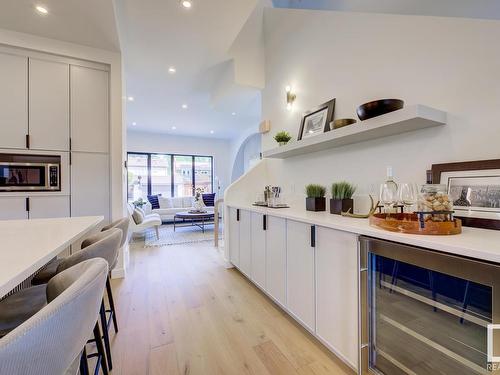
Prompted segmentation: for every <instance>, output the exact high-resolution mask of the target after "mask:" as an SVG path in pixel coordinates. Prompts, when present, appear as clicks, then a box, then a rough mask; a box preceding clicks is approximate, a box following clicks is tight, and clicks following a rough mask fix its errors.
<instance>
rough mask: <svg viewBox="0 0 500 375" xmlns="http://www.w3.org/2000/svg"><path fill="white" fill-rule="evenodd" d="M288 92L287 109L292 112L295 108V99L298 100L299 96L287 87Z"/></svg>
mask: <svg viewBox="0 0 500 375" xmlns="http://www.w3.org/2000/svg"><path fill="white" fill-rule="evenodd" d="M285 91H286V109H287V110H289V111H291V110H292V107H293V102H294V101H295V98H297V95H295V93H293V92H292V87H291V86H287V87H285Z"/></svg>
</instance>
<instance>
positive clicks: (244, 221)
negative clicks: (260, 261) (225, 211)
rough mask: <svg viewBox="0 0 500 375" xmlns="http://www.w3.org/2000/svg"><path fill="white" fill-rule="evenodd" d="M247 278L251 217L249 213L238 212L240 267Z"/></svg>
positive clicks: (250, 266)
mask: <svg viewBox="0 0 500 375" xmlns="http://www.w3.org/2000/svg"><path fill="white" fill-rule="evenodd" d="M239 269H240V271H241V272H243V273H244V274H245V275H247V276H248V277H250V276H251V272H252V216H251V212H250V211H246V210H240V266H239Z"/></svg>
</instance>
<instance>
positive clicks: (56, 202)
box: [30, 195, 70, 219]
mask: <svg viewBox="0 0 500 375" xmlns="http://www.w3.org/2000/svg"><path fill="white" fill-rule="evenodd" d="M69 216H70V209H69V196H66V195H53V196H35V197H30V219H46V218H57V217H69Z"/></svg>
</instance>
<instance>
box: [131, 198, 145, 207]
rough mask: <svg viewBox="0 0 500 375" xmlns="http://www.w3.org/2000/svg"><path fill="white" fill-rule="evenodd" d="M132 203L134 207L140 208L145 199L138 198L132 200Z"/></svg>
mask: <svg viewBox="0 0 500 375" xmlns="http://www.w3.org/2000/svg"><path fill="white" fill-rule="evenodd" d="M132 204H133V205H134V207H139V208H142V206H144V205H145V204H146V201H145V200H144V199H142V198H139V199H137V200H136V201H135V202H132Z"/></svg>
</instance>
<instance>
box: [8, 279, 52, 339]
mask: <svg viewBox="0 0 500 375" xmlns="http://www.w3.org/2000/svg"><path fill="white" fill-rule="evenodd" d="M46 304H47V285H46V284H44V285H37V286H34V287H31V288H27V289H23V290H21V291H19V292H17V293H14V294H12V295H10V296H8V297H7V298H5V299H4V300H2V301H0V337H3V336H5V335H6V334H7V333H9V332H10V331H12V330H13V329H14V328H16V327H18V326H19V325H21V324H22V323H23V322H25V321H26V320H28V319H29V318H31V317H32V316H33V315H35V314H36V313H37V312H38V311H40V310H41V309H42V308H43V307H44V306H45V305H46Z"/></svg>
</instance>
